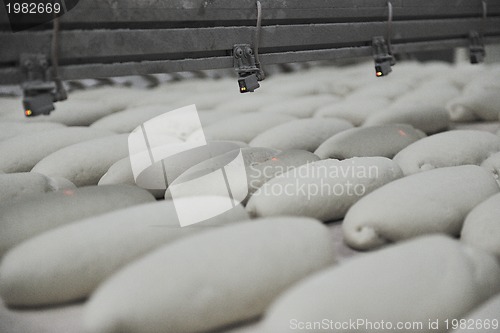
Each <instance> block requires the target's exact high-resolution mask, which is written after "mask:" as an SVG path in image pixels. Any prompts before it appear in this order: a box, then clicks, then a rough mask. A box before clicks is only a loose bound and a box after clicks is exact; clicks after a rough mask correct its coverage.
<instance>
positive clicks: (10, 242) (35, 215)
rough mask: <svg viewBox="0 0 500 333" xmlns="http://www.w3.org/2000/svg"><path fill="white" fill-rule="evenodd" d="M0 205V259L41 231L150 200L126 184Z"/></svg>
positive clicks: (46, 195)
mask: <svg viewBox="0 0 500 333" xmlns="http://www.w3.org/2000/svg"><path fill="white" fill-rule="evenodd" d="M24 199H25V200H23V201H19V202H15V203H9V202H6V203H5V204H2V205H0V229H1V230H2V232H1V233H0V256H2V255H3V254H4V253H5V252H6V251H7V250H8V249H10V248H12V247H13V246H15V245H17V244H19V243H21V242H22V241H24V240H26V239H28V238H31V237H34V236H36V235H38V234H40V233H42V232H44V231H47V230H50V229H54V228H56V227H58V226H61V225H64V224H68V223H70V222H74V221H77V220H81V219H84V218H86V217H89V216H94V215H99V214H103V213H107V212H109V211H112V210H115V209H119V208H124V207H128V206H132V205H138V204H141V203H145V202H150V201H154V197H153V196H152V195H151V194H149V193H148V192H147V191H146V190H143V189H140V188H138V187H137V186H130V185H107V186H88V187H82V188H78V189H74V190H63V191H57V192H50V193H43V194H32V195H29V196H28V195H27V196H25V198H24Z"/></svg>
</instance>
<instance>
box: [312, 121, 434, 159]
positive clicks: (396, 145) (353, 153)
mask: <svg viewBox="0 0 500 333" xmlns="http://www.w3.org/2000/svg"><path fill="white" fill-rule="evenodd" d="M425 136H426V135H425V133H423V132H422V131H420V130H417V129H415V128H413V127H412V126H410V125H397V124H394V125H380V126H373V127H361V128H352V129H348V130H346V131H343V132H340V133H338V134H336V135H334V136H332V137H331V138H329V139H328V140H326V141H325V142H323V143H322V144H321V146H319V147H318V149H316V151H315V152H314V153H315V154H316V155H318V156H319V157H320V158H321V159H325V158H336V159H339V160H343V159H347V158H352V157H368V156H382V157H388V158H393V157H394V155H396V154H397V153H398V152H400V151H401V150H402V149H404V148H406V147H407V146H408V145H410V144H412V143H413V142H415V141H418V140H420V139H422V138H424V137H425Z"/></svg>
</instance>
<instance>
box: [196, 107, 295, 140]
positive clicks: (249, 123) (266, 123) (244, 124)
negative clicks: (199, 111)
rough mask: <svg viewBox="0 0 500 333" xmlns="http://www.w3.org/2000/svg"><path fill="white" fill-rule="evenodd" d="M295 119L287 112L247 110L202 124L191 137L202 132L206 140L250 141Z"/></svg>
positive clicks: (197, 135)
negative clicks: (205, 124)
mask: <svg viewBox="0 0 500 333" xmlns="http://www.w3.org/2000/svg"><path fill="white" fill-rule="evenodd" d="M295 119H296V118H295V117H293V116H290V115H287V114H279V113H274V114H273V113H270V112H268V113H264V112H249V113H244V114H240V115H235V116H233V117H228V118H225V119H222V120H219V121H217V122H215V123H212V124H210V125H207V126H204V127H203V129H202V130H198V131H196V132H193V133H192V134H191V138H193V137H200V136H201V135H203V134H204V135H205V138H206V140H230V141H242V142H250V141H251V140H252V139H253V138H255V137H256V136H257V135H259V134H260V133H262V132H264V131H266V130H268V129H270V128H272V127H275V126H278V125H281V124H283V123H287V122H289V121H292V120H295ZM191 138H189V140H191Z"/></svg>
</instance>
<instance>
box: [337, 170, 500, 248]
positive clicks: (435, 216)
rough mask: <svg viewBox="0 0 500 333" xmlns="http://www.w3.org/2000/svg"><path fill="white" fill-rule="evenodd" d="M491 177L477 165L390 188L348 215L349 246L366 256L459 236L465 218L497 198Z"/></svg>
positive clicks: (417, 176) (369, 197) (418, 176)
mask: <svg viewBox="0 0 500 333" xmlns="http://www.w3.org/2000/svg"><path fill="white" fill-rule="evenodd" d="M499 190H500V189H499V187H498V185H497V184H496V182H495V180H494V179H493V177H492V176H491V174H490V173H488V172H487V171H485V170H484V169H483V168H481V167H479V166H475V165H465V166H458V167H449V168H441V169H436V170H431V171H426V172H422V173H419V174H415V175H412V176H408V177H405V178H401V179H399V180H396V181H394V182H392V183H389V184H387V185H385V186H383V187H381V188H379V189H377V190H376V191H374V192H372V193H370V194H369V195H367V196H365V197H364V198H362V199H361V200H359V201H358V202H357V203H356V204H355V205H354V206H352V208H351V209H350V210H349V212H348V213H347V214H346V216H345V219H344V222H343V224H342V228H343V231H344V239H345V241H346V243H347V244H348V245H349V246H351V247H353V248H355V249H359V250H368V249H372V248H375V247H378V246H381V245H384V244H386V243H389V242H396V241H400V240H403V239H407V238H412V237H415V236H418V235H423V234H429V233H436V232H440V233H446V234H449V235H453V236H458V235H459V233H460V230H461V229H462V224H463V222H464V219H465V217H466V216H467V214H468V213H469V212H470V211H471V210H472V209H473V208H474V207H475V206H476V205H477V204H479V203H480V202H482V201H484V200H486V199H487V198H489V197H490V196H492V195H494V194H496V193H498V191H499Z"/></svg>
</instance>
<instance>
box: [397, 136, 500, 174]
mask: <svg viewBox="0 0 500 333" xmlns="http://www.w3.org/2000/svg"><path fill="white" fill-rule="evenodd" d="M498 151H500V138H498V137H497V136H496V135H494V134H492V133H487V132H483V131H475V130H456V131H449V132H444V133H439V134H435V135H432V136H429V137H427V138H424V139H422V140H419V141H417V142H415V143H413V144H411V145H409V146H408V147H406V148H405V149H403V150H402V151H400V152H399V153H398V154H397V155H396V156H395V157H394V161H395V162H396V163H398V164H399V166H400V167H401V169H402V170H403V172H404V173H405V175H411V174H414V173H417V172H421V171H427V170H432V169H436V168H442V167H451V166H459V165H467V164H475V165H480V164H481V163H482V162H483V161H484V160H486V159H487V158H488V157H490V156H491V155H492V154H494V153H496V152H498Z"/></svg>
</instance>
